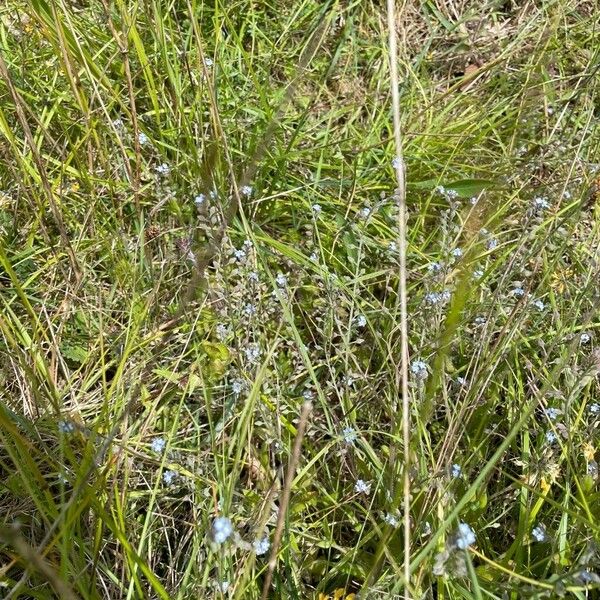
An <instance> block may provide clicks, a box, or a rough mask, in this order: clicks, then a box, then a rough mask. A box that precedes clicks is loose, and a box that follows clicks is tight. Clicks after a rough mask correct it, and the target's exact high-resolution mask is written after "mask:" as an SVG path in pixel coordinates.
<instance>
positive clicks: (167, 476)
mask: <svg viewBox="0 0 600 600" xmlns="http://www.w3.org/2000/svg"><path fill="white" fill-rule="evenodd" d="M162 477H163V481H164V482H165V485H171V484H172V483H173V482H174V481H175V478H176V477H177V473H175V471H171V470H168V471H165V472H164V473H163V476H162Z"/></svg>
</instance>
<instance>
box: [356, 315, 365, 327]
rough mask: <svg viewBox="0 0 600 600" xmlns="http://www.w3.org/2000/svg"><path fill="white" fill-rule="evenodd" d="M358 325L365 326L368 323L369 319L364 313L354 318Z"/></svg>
mask: <svg viewBox="0 0 600 600" xmlns="http://www.w3.org/2000/svg"><path fill="white" fill-rule="evenodd" d="M354 322H355V323H356V326H357V327H361V328H362V327H364V326H365V325H366V324H367V319H366V317H365V316H364V315H358V316H357V317H356V319H354Z"/></svg>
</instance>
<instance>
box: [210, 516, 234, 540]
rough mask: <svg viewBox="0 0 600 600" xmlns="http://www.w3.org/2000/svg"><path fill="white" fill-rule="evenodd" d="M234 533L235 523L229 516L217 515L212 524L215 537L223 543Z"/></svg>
mask: <svg viewBox="0 0 600 600" xmlns="http://www.w3.org/2000/svg"><path fill="white" fill-rule="evenodd" d="M232 533H233V524H232V523H231V520H230V519H228V518H227V517H217V518H216V519H215V520H214V521H213V524H212V535H213V539H214V540H215V542H217V544H222V543H223V542H225V541H226V540H227V538H228V537H229V536H230V535H231V534H232Z"/></svg>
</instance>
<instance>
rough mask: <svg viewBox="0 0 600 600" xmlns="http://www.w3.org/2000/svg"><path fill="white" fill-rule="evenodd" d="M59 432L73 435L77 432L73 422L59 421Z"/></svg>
mask: <svg viewBox="0 0 600 600" xmlns="http://www.w3.org/2000/svg"><path fill="white" fill-rule="evenodd" d="M58 430H59V431H60V432H61V433H73V432H74V431H75V425H74V424H73V423H71V421H59V422H58Z"/></svg>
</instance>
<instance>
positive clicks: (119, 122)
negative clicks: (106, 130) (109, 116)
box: [112, 119, 123, 129]
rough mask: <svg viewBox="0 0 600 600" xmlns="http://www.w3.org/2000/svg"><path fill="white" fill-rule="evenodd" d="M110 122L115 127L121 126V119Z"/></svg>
mask: <svg viewBox="0 0 600 600" xmlns="http://www.w3.org/2000/svg"><path fill="white" fill-rule="evenodd" d="M112 124H113V127H114V128H115V129H121V128H122V127H123V119H115V120H114V121H113V122H112Z"/></svg>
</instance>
